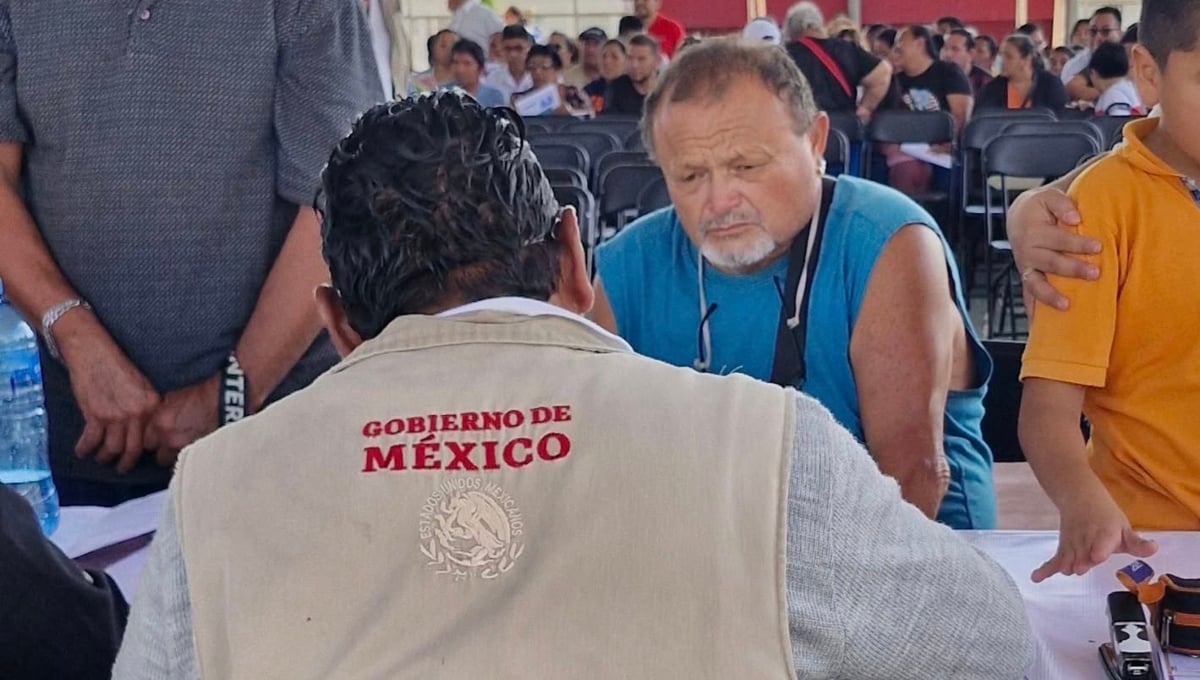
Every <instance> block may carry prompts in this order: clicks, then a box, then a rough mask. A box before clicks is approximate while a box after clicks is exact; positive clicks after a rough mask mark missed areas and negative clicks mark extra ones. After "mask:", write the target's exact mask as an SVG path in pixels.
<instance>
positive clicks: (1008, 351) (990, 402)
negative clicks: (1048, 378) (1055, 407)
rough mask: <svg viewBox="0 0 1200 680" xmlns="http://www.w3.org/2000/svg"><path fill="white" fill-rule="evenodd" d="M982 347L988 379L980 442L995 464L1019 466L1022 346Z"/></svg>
mask: <svg viewBox="0 0 1200 680" xmlns="http://www.w3.org/2000/svg"><path fill="white" fill-rule="evenodd" d="M983 346H984V349H986V350H987V351H988V354H991V355H992V379H991V381H989V382H988V388H987V394H986V395H985V396H984V398H983V409H984V412H983V427H982V429H983V441H985V442H987V445H988V448H990V449H991V450H992V457H993V459H995V461H996V462H997V463H1019V462H1021V461H1024V460H1025V454H1024V452H1022V451H1021V440H1020V438H1019V437H1018V435H1017V421H1018V418H1019V416H1020V414H1021V355H1022V354H1024V352H1025V343H1024V342H1014V341H1011V340H984V341H983Z"/></svg>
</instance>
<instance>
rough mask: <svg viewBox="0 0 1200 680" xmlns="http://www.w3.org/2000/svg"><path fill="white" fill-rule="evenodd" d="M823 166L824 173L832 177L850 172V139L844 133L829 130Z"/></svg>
mask: <svg viewBox="0 0 1200 680" xmlns="http://www.w3.org/2000/svg"><path fill="white" fill-rule="evenodd" d="M825 166H826V172H828V173H829V174H830V175H832V176H834V177H836V176H837V175H841V174H843V173H849V172H850V139H849V138H847V137H846V133H845V132H842V131H841V130H836V129H834V128H830V129H829V139H828V140H827V141H826V143H825Z"/></svg>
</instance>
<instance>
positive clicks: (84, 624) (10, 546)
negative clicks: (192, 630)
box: [0, 484, 129, 680]
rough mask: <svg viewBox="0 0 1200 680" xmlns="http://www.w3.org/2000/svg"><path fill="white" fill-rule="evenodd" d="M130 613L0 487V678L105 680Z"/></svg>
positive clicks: (100, 577) (109, 583)
mask: <svg viewBox="0 0 1200 680" xmlns="http://www.w3.org/2000/svg"><path fill="white" fill-rule="evenodd" d="M128 615H129V606H128V605H127V604H126V603H125V598H124V597H122V595H121V589H120V588H118V587H117V584H116V582H115V581H113V580H112V578H110V577H109V576H108V575H107V574H105V573H104V572H102V571H85V570H83V569H81V568H80V567H79V566H78V565H77V564H75V562H74V561H72V560H71V559H70V558H68V557H67V556H66V555H64V554H62V551H60V550H59V549H58V548H57V547H55V545H54V544H53V543H51V542H50V541H49V540H47V539H46V537H45V536H44V535H42V527H41V526H40V525H39V524H38V521H37V517H36V516H35V515H34V513H33V509H32V508H31V507H29V503H28V502H27V501H26V500H25V499H24V498H22V497H21V496H20V495H18V494H17V493H16V492H15V491H13V490H12V489H11V488H9V487H7V486H5V485H3V484H0V640H3V641H4V642H3V644H0V678H4V680H48V679H50V678H69V679H70V680H108V678H109V677H110V676H111V669H112V663H113V659H114V658H116V656H117V647H119V646H120V644H121V635H122V633H123V632H124V630H125V619H126V617H127V616H128Z"/></svg>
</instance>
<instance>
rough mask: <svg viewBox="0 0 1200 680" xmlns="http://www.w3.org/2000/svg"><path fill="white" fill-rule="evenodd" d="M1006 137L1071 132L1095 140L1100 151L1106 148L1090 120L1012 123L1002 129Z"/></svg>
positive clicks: (1102, 137)
mask: <svg viewBox="0 0 1200 680" xmlns="http://www.w3.org/2000/svg"><path fill="white" fill-rule="evenodd" d="M1003 132H1004V134H1006V135H1042V134H1049V135H1061V134H1067V133H1071V132H1075V133H1082V134H1085V135H1091V136H1092V137H1094V138H1095V139H1096V144H1097V145H1099V146H1100V148H1101V149H1104V148H1106V147H1105V145H1104V133H1103V132H1101V131H1100V128H1098V127H1096V126H1095V125H1094V124H1093V123H1092V121H1090V120H1060V121H1055V122H1052V123H1040V122H1030V121H1024V122H1020V123H1013V124H1011V125H1009V126H1007V127H1005V128H1004V131H1003Z"/></svg>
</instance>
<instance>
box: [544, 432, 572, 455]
mask: <svg viewBox="0 0 1200 680" xmlns="http://www.w3.org/2000/svg"><path fill="white" fill-rule="evenodd" d="M552 441H553V442H558V445H557V446H555V447H554V448H555V449H557V450H558V453H556V454H554V455H551V454H550V442H552ZM570 452H571V440H570V438H568V437H567V435H565V434H562V433H561V432H551V433H549V434H547V435H546V436H544V437H542V438H541V439H539V440H538V443H537V453H538V458H541V459H542V460H546V461H550V460H558V459H559V458H566V457H567V454H568V453H570Z"/></svg>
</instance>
